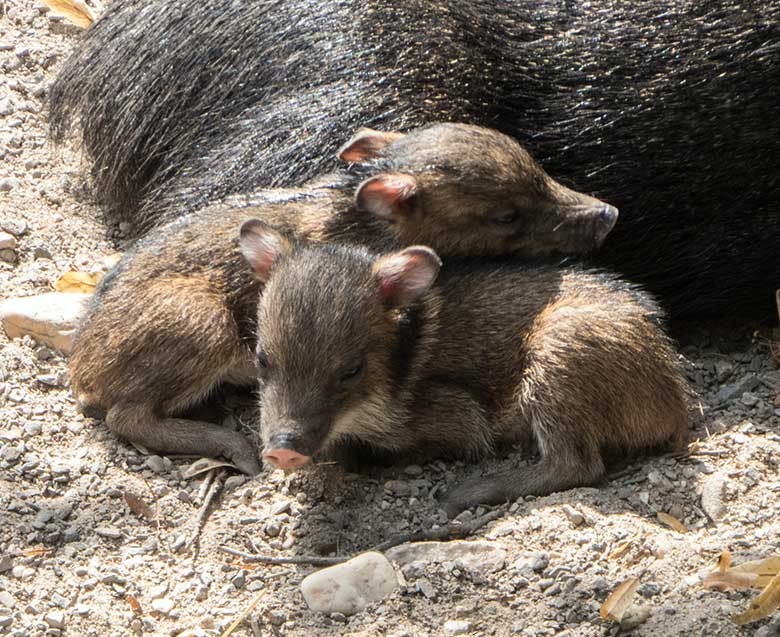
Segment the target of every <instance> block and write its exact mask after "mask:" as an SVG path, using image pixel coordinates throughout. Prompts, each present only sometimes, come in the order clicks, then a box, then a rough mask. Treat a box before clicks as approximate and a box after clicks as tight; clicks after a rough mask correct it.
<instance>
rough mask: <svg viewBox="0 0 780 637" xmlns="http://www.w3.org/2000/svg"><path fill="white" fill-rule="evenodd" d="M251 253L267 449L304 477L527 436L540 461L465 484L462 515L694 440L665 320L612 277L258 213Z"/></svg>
mask: <svg viewBox="0 0 780 637" xmlns="http://www.w3.org/2000/svg"><path fill="white" fill-rule="evenodd" d="M240 242H241V249H242V251H243V253H244V255H245V256H246V258H247V259H248V261H249V262H250V263H251V264H252V266H253V268H254V271H255V275H256V276H257V277H258V279H259V280H260V281H261V282H262V283H263V284H264V290H263V295H262V297H261V298H260V301H259V305H258V310H257V317H258V318H257V342H258V346H257V347H258V349H257V362H258V369H259V374H260V378H261V387H260V403H261V405H262V414H261V422H260V437H261V446H262V449H263V458H264V460H265V461H266V462H269V463H271V464H273V465H276V466H278V467H281V468H283V469H286V470H293V469H298V468H299V467H301V466H303V465H305V464H306V463H308V462H309V460H310V459H311V458H317V457H328V456H329V455H331V454H335V455H337V456H338V454H339V453H340V452H341V451H342V450H343V449H344V448H345V447H346V448H349V446H350V445H351V444H353V443H359V446H360V447H361V448H362V449H373V450H376V451H379V452H386V453H389V454H390V455H391V456H397V457H399V458H402V459H403V460H404V461H409V460H410V459H411V460H425V459H430V457H456V458H458V457H459V458H467V459H476V458H479V457H482V456H486V455H488V454H490V453H491V452H492V451H493V450H494V449H496V448H497V447H498V446H499V445H501V444H503V443H513V442H515V441H519V440H524V439H526V438H529V437H530V438H532V439H534V440H535V442H536V443H537V445H538V448H539V451H540V453H541V459H540V460H539V462H538V463H536V464H534V465H531V466H529V467H527V468H522V469H517V470H516V471H514V472H511V473H506V474H502V475H496V476H494V477H492V478H485V479H482V480H478V481H476V482H472V483H467V484H466V485H464V486H462V487H460V488H456V489H455V491H454V492H453V493H452V495H451V496H450V497H449V500H448V503H447V504H448V508H449V509H450V511H451V512H455V511H457V510H460V509H462V508H465V507H468V506H471V505H476V504H492V503H497V502H501V501H504V500H510V499H514V498H517V497H518V496H521V495H526V494H537V495H542V494H546V493H550V492H552V491H557V490H562V489H567V488H571V487H575V486H581V485H590V484H593V483H595V482H596V481H598V480H599V479H600V478H601V477H602V476H603V475H604V472H605V463H604V453H605V451H606V450H621V451H634V450H642V449H649V448H653V447H656V446H658V445H661V444H663V443H671V444H672V445H673V446H674V447H675V448H680V447H682V446H683V445H684V442H685V440H686V435H687V406H686V391H687V390H686V383H685V381H684V379H683V376H682V374H681V370H680V367H679V365H678V361H677V357H676V354H675V351H674V349H673V347H672V345H671V343H670V341H669V339H668V338H667V336H666V335H665V334H664V332H663V330H662V329H661V327H660V326H659V323H660V320H661V319H662V314H661V311H660V310H659V308H658V307H657V306H656V304H655V303H654V302H653V301H652V300H651V299H650V298H649V297H648V296H646V295H645V294H643V293H642V292H641V291H639V290H637V289H636V288H635V287H633V286H632V285H630V284H628V283H625V282H623V281H621V280H619V279H617V278H615V277H614V276H612V275H610V274H606V273H602V272H591V271H587V270H584V269H579V268H569V269H566V268H564V269H557V268H552V267H531V266H522V265H517V264H508V263H485V262H481V263H480V262H477V263H474V262H468V263H464V264H458V263H453V264H452V265H445V267H444V268H443V270H442V271H441V272H439V270H440V265H441V264H440V261H439V258H438V256H437V255H436V253H435V252H433V250H431V249H430V248H427V247H422V246H413V247H409V248H406V249H404V250H400V251H396V252H391V253H388V254H384V255H381V256H380V255H376V254H373V253H371V252H368V251H366V250H364V249H356V248H350V247H343V246H296V245H294V244H292V243H290V242H289V241H288V240H287V239H286V238H285V237H284V236H282V235H281V234H279V233H278V232H276V231H275V230H273V229H272V228H270V227H269V226H267V225H266V224H264V223H263V222H261V221H258V220H253V221H249V222H247V223H245V224H244V225H243V227H242V229H241V240H240Z"/></svg>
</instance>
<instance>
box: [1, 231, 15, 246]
mask: <svg viewBox="0 0 780 637" xmlns="http://www.w3.org/2000/svg"><path fill="white" fill-rule="evenodd" d="M14 248H16V237H14V235H12V234H10V233H8V232H0V250H6V249H7V250H13V249H14Z"/></svg>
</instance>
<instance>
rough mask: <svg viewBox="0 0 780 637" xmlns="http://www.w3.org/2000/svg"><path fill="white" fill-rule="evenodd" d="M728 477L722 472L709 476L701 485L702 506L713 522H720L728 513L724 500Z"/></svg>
mask: <svg viewBox="0 0 780 637" xmlns="http://www.w3.org/2000/svg"><path fill="white" fill-rule="evenodd" d="M726 484H727V478H726V476H725V475H723V474H721V473H714V474H712V475H711V476H708V477H707V478H706V479H705V480H704V482H702V485H701V508H702V509H704V512H705V513H706V514H707V515H708V516H710V519H711V520H712V521H713V522H716V523H717V522H720V521H721V520H722V519H723V518H724V517H726V514H727V513H728V507H727V506H726V503H725V502H724V499H723V498H724V495H725V490H726Z"/></svg>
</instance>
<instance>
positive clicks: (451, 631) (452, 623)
mask: <svg viewBox="0 0 780 637" xmlns="http://www.w3.org/2000/svg"><path fill="white" fill-rule="evenodd" d="M470 630H471V624H469V623H468V622H467V621H463V620H462V619H450V620H448V621H446V622H444V634H445V635H466V634H467V633H468V632H469V631H470Z"/></svg>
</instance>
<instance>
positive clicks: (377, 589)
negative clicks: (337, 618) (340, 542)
mask: <svg viewBox="0 0 780 637" xmlns="http://www.w3.org/2000/svg"><path fill="white" fill-rule="evenodd" d="M397 587H398V578H397V576H396V574H395V571H394V570H393V567H392V565H391V564H390V562H388V560H387V558H386V557H385V556H384V555H382V554H381V553H375V552H369V553H362V554H361V555H358V556H357V557H354V558H352V559H351V560H349V561H348V562H344V563H343V564H337V565H336V566H330V567H328V568H324V569H322V570H321V571H317V572H316V573H312V574H311V575H309V576H308V577H307V578H305V579H304V580H303V581H302V582H301V592H302V593H303V598H304V599H305V600H306V604H307V605H308V606H309V608H310V609H311V610H314V611H319V612H323V613H343V614H344V615H352V614H354V613H357V612H360V611H361V610H363V609H364V608H365V607H366V606H367V605H368V604H370V603H371V602H375V601H379V600H380V599H383V598H385V597H387V596H388V595H390V593H392V592H393V591H394V590H395V589H396V588H397Z"/></svg>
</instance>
